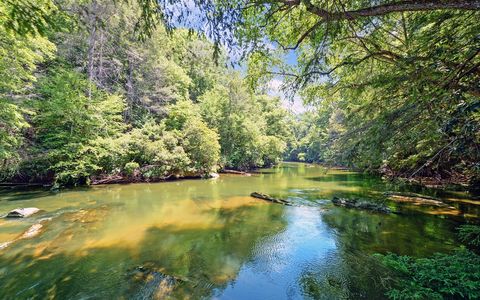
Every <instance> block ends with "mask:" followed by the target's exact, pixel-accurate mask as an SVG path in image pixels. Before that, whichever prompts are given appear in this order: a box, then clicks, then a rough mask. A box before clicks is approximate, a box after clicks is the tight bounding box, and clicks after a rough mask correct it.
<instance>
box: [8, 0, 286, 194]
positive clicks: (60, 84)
mask: <svg viewBox="0 0 480 300" xmlns="http://www.w3.org/2000/svg"><path fill="white" fill-rule="evenodd" d="M140 4H142V3H140ZM143 4H144V3H143ZM150 4H152V3H150ZM142 8H143V7H142V6H141V5H139V3H137V2H135V1H134V2H128V1H120V2H114V1H110V0H99V1H80V2H78V1H62V2H58V3H57V2H56V3H53V2H49V1H40V2H36V3H34V2H31V1H27V0H26V1H21V2H19V3H16V2H10V1H7V2H6V3H5V4H0V12H1V13H2V14H5V15H6V16H8V17H9V18H17V19H16V20H13V19H8V18H7V19H2V20H0V28H3V29H5V30H2V32H1V33H0V35H1V39H0V54H3V55H2V56H1V58H0V75H3V77H4V78H5V80H3V81H2V82H1V83H0V96H1V97H0V99H1V100H0V108H2V110H1V114H0V117H1V118H2V123H3V124H5V125H3V124H2V126H0V136H1V137H2V140H1V142H0V159H1V162H2V164H3V166H2V175H1V176H2V179H9V180H17V181H39V182H46V183H47V182H54V183H55V185H56V186H65V185H79V184H89V183H90V182H91V181H92V180H94V181H95V180H99V179H102V178H107V179H108V178H110V176H114V177H112V178H117V176H130V177H132V176H134V177H135V178H131V179H134V180H146V181H153V180H162V179H167V178H170V177H183V176H204V175H208V174H209V173H211V172H213V171H216V170H217V168H218V167H220V166H223V165H226V166H228V167H231V168H241V169H247V168H251V167H255V166H263V165H270V164H274V163H276V162H278V161H279V160H280V159H281V157H282V155H283V151H284V149H285V143H286V138H285V137H286V136H287V135H289V130H288V124H287V122H286V118H285V116H286V115H287V114H286V112H285V111H284V110H283V109H281V108H280V101H279V99H276V98H272V97H268V96H264V95H259V94H252V93H251V92H250V90H249V89H247V88H246V87H245V84H244V80H243V79H242V78H240V77H239V76H238V75H235V76H233V77H234V78H233V79H232V80H231V81H229V80H225V82H222V80H223V79H224V78H226V77H227V76H225V75H226V74H227V69H226V68H225V66H224V65H225V62H226V58H225V57H224V56H223V55H224V54H223V53H221V52H218V51H217V50H218V48H217V47H215V45H213V44H212V43H211V42H209V41H208V40H207V39H206V37H205V36H203V35H201V34H196V33H192V32H191V31H189V30H185V29H181V30H175V31H169V30H167V29H166V28H164V26H161V25H160V24H158V26H153V27H151V28H150V29H149V30H150V33H151V37H150V38H148V39H142V40H139V39H138V32H137V31H136V27H137V25H138V24H137V23H136V22H137V21H138V20H139V18H143V17H145V15H144V13H145V11H142ZM66 11H68V12H69V17H68V19H69V21H74V22H75V23H76V24H77V25H78V26H71V27H68V29H69V30H60V29H59V28H58V27H62V26H63V25H65V24H64V23H62V22H64V21H66V19H65V15H63V13H64V12H66ZM30 12H31V13H32V15H31V16H30V17H31V18H32V19H31V20H32V24H30V25H31V26H30V27H29V26H26V25H25V24H23V22H24V21H25V20H26V18H28V14H29V13H30ZM57 13H58V18H57V17H56V16H54V15H56V14H57ZM37 17H38V18H37ZM152 20H153V19H152ZM152 20H150V21H152ZM144 21H146V20H144ZM150 25H153V23H150ZM144 37H145V36H144ZM53 41H54V42H55V44H54V43H53ZM54 53H55V54H56V57H54ZM13 54H15V55H13ZM214 54H216V55H217V57H216V60H214V59H213V55H214ZM27 95H28V97H26V96H27ZM24 98H25V99H24ZM26 98H28V101H26ZM201 99H202V103H201V104H200V103H198V102H199V101H200V100H201ZM204 99H207V100H205V101H203V100H204ZM227 112H228V113H227ZM27 114H28V115H27ZM27 127H29V130H28V135H26V138H25V139H24V137H23V133H26V132H25V131H26V130H25V129H26V128H27ZM23 141H25V142H26V143H22V142H23ZM230 141H232V142H233V143H231V142H230ZM19 150H21V151H19ZM7 166H8V167H7ZM7 169H8V170H7Z"/></svg>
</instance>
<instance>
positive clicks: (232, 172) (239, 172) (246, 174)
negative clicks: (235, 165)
mask: <svg viewBox="0 0 480 300" xmlns="http://www.w3.org/2000/svg"><path fill="white" fill-rule="evenodd" d="M220 173H224V174H236V175H243V176H251V175H252V174H250V173H248V172H243V171H237V170H229V169H223V170H221V171H220Z"/></svg>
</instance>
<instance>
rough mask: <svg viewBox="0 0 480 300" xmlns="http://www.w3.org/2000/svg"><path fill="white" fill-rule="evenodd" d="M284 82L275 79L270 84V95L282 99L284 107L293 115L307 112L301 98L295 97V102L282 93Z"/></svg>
mask: <svg viewBox="0 0 480 300" xmlns="http://www.w3.org/2000/svg"><path fill="white" fill-rule="evenodd" d="M282 85H283V80H282V79H280V78H273V79H272V80H270V82H269V83H268V85H267V86H268V94H269V95H271V96H277V97H280V99H282V106H283V107H285V108H286V109H288V110H290V111H292V112H293V113H296V114H298V113H302V112H304V111H305V110H306V108H305V107H304V106H303V102H302V99H301V98H300V96H298V95H295V96H294V97H293V101H292V100H291V99H289V98H288V97H287V96H286V95H285V93H284V92H283V91H282Z"/></svg>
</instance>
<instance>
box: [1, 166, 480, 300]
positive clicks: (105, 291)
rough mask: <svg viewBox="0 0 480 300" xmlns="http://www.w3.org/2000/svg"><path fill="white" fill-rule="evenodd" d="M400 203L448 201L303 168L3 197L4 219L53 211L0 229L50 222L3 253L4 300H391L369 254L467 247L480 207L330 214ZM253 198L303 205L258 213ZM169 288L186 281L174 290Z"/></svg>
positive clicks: (10, 231)
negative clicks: (386, 196)
mask: <svg viewBox="0 0 480 300" xmlns="http://www.w3.org/2000/svg"><path fill="white" fill-rule="evenodd" d="M392 190H400V191H407V190H411V191H412V192H421V193H427V194H431V195H434V196H437V197H439V198H441V199H442V200H443V199H446V198H448V197H450V198H451V197H452V196H451V195H449V194H448V193H445V192H437V191H433V190H423V191H422V190H420V191H419V190H418V188H409V187H396V186H393V185H389V184H386V183H384V182H382V181H381V180H380V179H378V178H375V177H370V176H366V175H361V174H357V173H354V172H349V171H341V170H331V171H329V172H325V170H324V169H323V168H320V167H317V166H312V165H305V164H293V163H285V164H282V165H281V166H279V167H277V168H272V169H266V170H261V172H259V173H258V174H253V175H252V176H249V177H246V176H237V175H229V174H226V175H222V176H221V177H220V178H218V179H214V180H183V181H173V182H164V183H154V184H129V185H108V186H97V187H93V188H88V189H86V188H82V189H73V190H65V191H61V192H56V193H53V192H44V191H31V192H18V191H15V192H13V191H5V192H2V193H0V213H4V212H7V211H9V210H11V209H13V208H16V207H20V206H22V207H38V208H40V209H42V210H43V212H42V213H40V214H39V215H38V216H33V217H31V218H28V219H25V220H8V221H7V220H1V221H0V243H2V242H6V241H9V240H11V239H12V237H15V236H18V235H19V234H21V233H22V232H24V231H25V230H26V229H28V228H29V227H30V226H31V225H32V224H35V223H36V222H38V221H39V220H41V219H44V218H51V220H50V221H49V222H48V223H46V224H45V225H44V228H43V229H42V233H41V234H40V235H38V236H36V237H33V238H31V239H23V240H20V241H17V242H15V243H13V244H11V245H10V246H9V247H7V248H5V249H4V250H1V255H0V286H2V289H0V298H2V299H9V298H16V299H25V298H31V297H38V298H48V297H53V298H57V299H65V298H69V299H80V298H96V299H105V298H125V299H145V298H147V299H148V298H152V299H154V298H156V297H159V295H161V297H162V298H172V299H179V298H180V299H183V298H191V299H198V298H219V299H265V298H272V299H287V298H289V299H302V298H325V299H332V298H335V299H341V298H355V299H361V298H363V299H375V298H383V297H384V293H385V290H384V287H383V284H382V278H385V273H386V272H387V271H386V270H384V268H383V267H382V266H381V265H379V264H378V263H377V261H376V260H375V259H372V257H371V254H373V253H387V252H394V253H397V254H401V255H412V256H415V257H425V256H429V255H431V254H432V253H434V252H438V251H440V252H449V251H451V250H452V249H454V248H455V247H456V245H457V243H458V241H456V240H455V234H454V232H455V228H456V227H457V226H458V224H459V222H462V221H463V220H465V217H468V218H471V217H469V216H473V217H475V216H477V215H478V207H479V206H478V205H475V204H476V203H475V204H470V203H469V202H453V201H451V202H449V205H453V206H455V207H456V209H457V210H458V211H459V212H460V214H457V215H455V216H450V215H442V217H438V216H436V215H429V214H427V213H425V212H429V209H430V208H428V207H421V208H418V207H410V206H408V205H403V204H398V203H389V205H390V206H395V208H396V209H399V210H402V211H404V212H405V214H402V215H381V214H375V213H370V212H366V211H352V210H348V209H345V208H338V207H334V206H333V205H332V203H331V201H330V199H332V197H333V196H341V197H361V198H368V199H371V200H372V201H376V200H377V199H378V200H382V201H383V198H382V197H381V196H382V195H383V193H384V192H386V191H392ZM253 191H261V192H263V193H267V194H270V195H272V196H275V197H279V198H283V199H288V200H289V201H291V202H293V203H296V204H298V206H294V207H286V206H282V205H274V204H271V203H268V202H266V201H263V200H257V199H254V198H252V197H250V196H249V195H250V193H251V192H253ZM442 193H444V194H442ZM455 198H460V199H463V198H464V199H465V200H468V199H467V198H468V195H463V194H462V195H459V194H456V196H455ZM468 201H474V200H468ZM465 214H467V215H466V216H465ZM142 266H148V268H149V271H148V272H146V273H145V274H146V275H142V276H140V277H139V278H141V279H142V280H134V279H133V278H132V276H131V274H132V270H136V268H139V267H142ZM152 270H153V271H152ZM165 276H172V277H171V278H181V279H182V280H181V281H178V282H176V283H175V285H167V287H168V288H167V289H165V286H163V287H159V286H160V285H161V284H160V283H161V282H165V281H162V280H161V279H162V278H170V277H165ZM137 277H138V276H137Z"/></svg>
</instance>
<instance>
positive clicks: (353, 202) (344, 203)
mask: <svg viewBox="0 0 480 300" xmlns="http://www.w3.org/2000/svg"><path fill="white" fill-rule="evenodd" d="M332 202H333V204H334V205H336V206H341V207H346V208H354V209H362V210H369V211H373V212H378V213H383V214H389V213H392V210H391V209H390V208H388V207H387V206H385V205H383V204H378V203H372V202H367V201H361V200H359V199H346V198H338V197H333V199H332Z"/></svg>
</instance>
